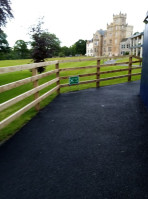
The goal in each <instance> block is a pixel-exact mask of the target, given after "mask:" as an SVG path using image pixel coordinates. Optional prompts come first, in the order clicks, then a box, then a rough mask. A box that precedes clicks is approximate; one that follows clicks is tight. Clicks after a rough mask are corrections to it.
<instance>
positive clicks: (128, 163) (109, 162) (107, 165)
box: [0, 82, 148, 199]
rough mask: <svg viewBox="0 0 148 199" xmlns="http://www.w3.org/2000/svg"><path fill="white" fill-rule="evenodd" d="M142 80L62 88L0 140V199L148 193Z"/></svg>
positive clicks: (99, 198)
mask: <svg viewBox="0 0 148 199" xmlns="http://www.w3.org/2000/svg"><path fill="white" fill-rule="evenodd" d="M138 94H139V82H131V83H125V84H119V85H113V86H107V87H101V88H99V89H95V88H94V89H88V90H83V91H78V92H71V93H67V94H61V95H60V96H58V97H57V98H56V99H55V100H54V101H53V102H52V103H50V104H49V105H48V106H47V107H46V108H44V109H43V110H41V111H40V112H39V113H38V114H37V116H36V117H34V118H33V119H32V120H31V121H30V122H29V123H28V124H27V125H25V126H24V127H23V128H22V129H21V130H20V132H18V133H17V134H16V135H15V136H14V137H13V138H11V139H10V140H9V141H8V142H7V143H5V144H4V145H3V146H1V147H0V199H61V198H62V199H144V198H148V188H147V187H148V112H147V110H146V109H145V107H144V106H143V104H142V103H141V101H140V98H139V96H138Z"/></svg>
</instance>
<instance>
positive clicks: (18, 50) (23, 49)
mask: <svg viewBox="0 0 148 199" xmlns="http://www.w3.org/2000/svg"><path fill="white" fill-rule="evenodd" d="M14 53H15V54H16V57H17V58H18V59H26V58H29V56H30V55H29V54H30V52H29V49H28V48H27V42H25V41H23V40H17V41H16V42H15V44H14Z"/></svg>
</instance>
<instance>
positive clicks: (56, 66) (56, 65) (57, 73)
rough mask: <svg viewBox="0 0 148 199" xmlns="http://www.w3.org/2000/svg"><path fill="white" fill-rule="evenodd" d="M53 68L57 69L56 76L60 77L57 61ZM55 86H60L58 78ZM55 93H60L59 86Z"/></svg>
mask: <svg viewBox="0 0 148 199" xmlns="http://www.w3.org/2000/svg"><path fill="white" fill-rule="evenodd" d="M55 68H56V69H58V72H56V77H58V78H60V72H59V63H57V64H55ZM57 86H60V80H59V81H57ZM57 94H58V95H59V94H60V88H59V89H58V90H57Z"/></svg>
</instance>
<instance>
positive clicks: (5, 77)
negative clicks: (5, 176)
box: [0, 57, 140, 141]
mask: <svg viewBox="0 0 148 199" xmlns="http://www.w3.org/2000/svg"><path fill="white" fill-rule="evenodd" d="M78 58H79V57H74V58H73V57H72V58H60V59H78ZM81 58H82V57H81ZM57 59H58V60H59V58H52V59H48V61H49V60H57ZM134 60H136V59H134ZM125 61H128V59H122V60H117V62H125ZM31 62H32V60H29V59H27V60H6V61H0V67H7V66H15V65H21V64H28V63H31ZM90 65H96V61H85V62H73V63H63V64H60V68H68V67H81V66H90ZM119 68H126V66H111V67H102V68H101V71H108V70H114V69H119ZM53 69H55V66H54V65H52V66H47V67H46V71H50V70H53ZM93 72H96V69H95V68H94V69H85V70H76V71H66V72H65V71H63V72H61V73H60V76H68V75H78V74H87V73H93ZM138 72H140V69H139V70H135V71H134V70H133V73H138ZM127 73H128V72H127V71H125V72H117V73H109V74H103V75H101V78H106V77H112V76H118V75H124V74H127ZM31 75H32V74H31V71H29V70H26V71H19V72H13V73H8V74H0V85H4V84H7V83H10V82H13V81H17V80H19V79H23V78H26V77H30V76H31ZM53 78H55V74H53V75H51V76H49V77H45V78H42V79H40V80H39V84H40V85H41V84H43V83H45V82H47V81H49V80H51V79H53ZM93 79H96V77H95V76H91V77H82V78H80V81H85V80H93ZM139 79H140V75H138V76H133V77H132V81H135V80H139ZM123 82H127V78H122V79H115V80H109V81H103V82H100V86H106V85H112V84H117V83H123ZM65 83H68V80H61V84H65ZM54 86H55V84H53V85H51V86H49V87H47V88H45V89H43V90H42V91H40V95H42V94H43V93H45V92H47V91H48V90H49V89H51V88H53V87H54ZM95 86H96V84H95V83H91V84H84V85H76V86H72V87H66V88H62V89H61V93H64V92H70V91H75V90H82V89H88V88H92V87H95ZM32 88H33V85H32V83H29V84H25V85H22V86H20V87H17V88H14V89H12V90H9V91H6V92H3V93H1V94H0V103H3V102H5V101H7V100H9V99H11V98H13V97H15V96H17V95H19V94H21V93H24V92H25V91H28V90H30V89H32ZM56 95H57V94H56V93H54V94H52V95H51V96H50V97H47V98H46V99H45V100H43V101H42V102H41V108H43V107H45V106H46V105H47V104H49V103H50V102H51V101H52V100H53V99H54V98H55V97H56ZM33 99H34V96H30V97H28V98H26V99H24V100H22V101H20V102H18V103H17V104H15V105H12V106H11V107H9V108H7V109H5V110H3V111H2V112H1V113H0V121H2V120H3V119H5V118H6V117H8V116H9V115H11V114H13V113H14V112H16V111H17V110H19V109H20V108H22V107H24V106H25V105H27V104H28V103H29V102H31V101H32V100H33ZM36 114H37V112H36V111H35V109H34V108H32V109H30V110H29V111H27V112H26V113H25V114H23V115H22V116H21V117H19V118H18V119H17V120H15V121H14V122H12V123H11V124H9V125H8V126H7V127H5V128H4V129H2V130H1V132H0V141H2V140H4V139H7V138H8V137H9V136H11V135H13V134H14V133H15V132H17V131H18V130H19V129H20V128H21V127H22V126H23V125H24V124H26V123H27V122H28V121H29V120H30V119H31V118H32V117H33V116H35V115H36Z"/></svg>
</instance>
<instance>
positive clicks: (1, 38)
mask: <svg viewBox="0 0 148 199" xmlns="http://www.w3.org/2000/svg"><path fill="white" fill-rule="evenodd" d="M9 51H10V47H9V43H8V41H7V35H6V34H5V33H4V31H3V30H1V29H0V59H5V55H6V54H7V53H9Z"/></svg>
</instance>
